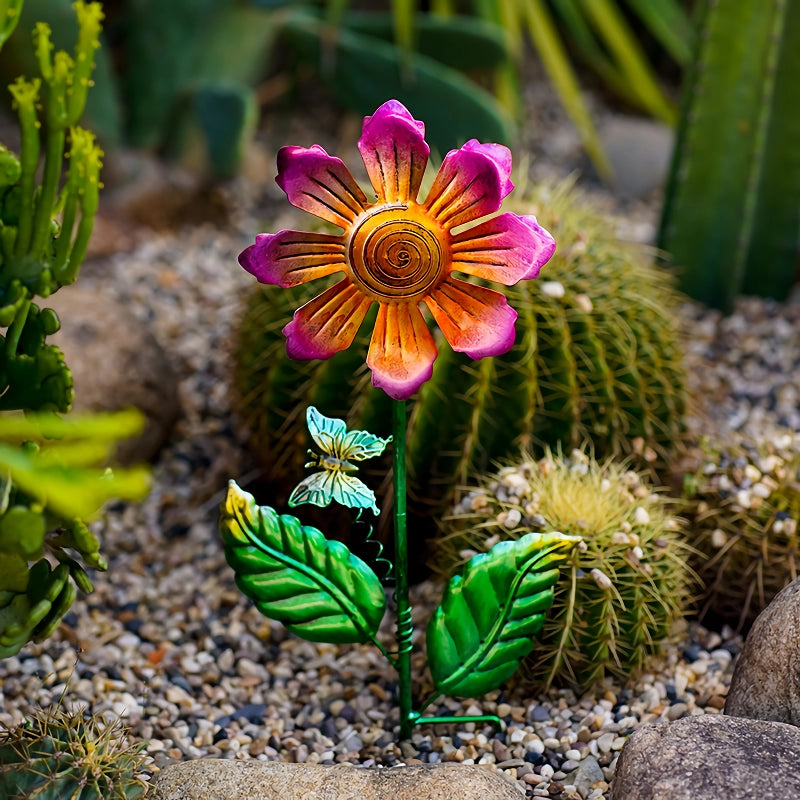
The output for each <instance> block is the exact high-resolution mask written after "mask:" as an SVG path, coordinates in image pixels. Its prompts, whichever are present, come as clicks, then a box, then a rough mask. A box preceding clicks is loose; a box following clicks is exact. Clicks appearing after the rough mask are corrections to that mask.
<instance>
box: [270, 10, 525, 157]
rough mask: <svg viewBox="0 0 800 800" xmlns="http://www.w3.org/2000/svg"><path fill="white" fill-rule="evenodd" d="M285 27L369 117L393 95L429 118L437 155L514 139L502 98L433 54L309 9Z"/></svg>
mask: <svg viewBox="0 0 800 800" xmlns="http://www.w3.org/2000/svg"><path fill="white" fill-rule="evenodd" d="M284 30H285V32H286V34H287V36H288V38H289V40H290V43H291V46H292V48H293V50H294V52H295V53H297V55H298V56H300V57H301V58H303V59H304V60H307V61H310V62H312V63H314V64H315V65H316V66H317V68H318V70H319V73H320V77H321V78H322V80H323V81H324V82H325V84H326V85H327V86H328V87H329V89H330V90H331V91H332V92H333V93H334V94H335V95H336V97H337V98H338V99H339V100H340V101H341V102H342V103H344V104H346V105H347V106H348V107H350V108H352V109H354V110H355V111H356V112H358V113H360V114H365V115H366V114H372V113H373V112H374V111H375V109H376V108H377V107H378V106H379V105H381V103H384V102H385V101H386V98H387V97H394V98H396V99H397V100H399V101H400V102H401V103H404V104H405V105H406V106H407V107H408V109H409V111H411V113H412V114H414V116H415V117H417V118H419V119H424V120H425V129H426V138H427V140H428V142H429V143H430V145H431V147H432V148H433V149H434V150H435V151H438V152H439V153H446V152H447V151H448V150H450V149H452V148H455V147H460V146H461V145H462V144H463V143H464V142H465V141H466V140H467V139H470V138H473V137H474V138H476V139H479V140H480V141H489V142H501V143H508V142H509V141H510V140H511V138H512V132H513V128H514V124H513V121H512V120H511V118H510V116H509V114H508V113H507V112H506V111H505V109H504V108H503V107H502V106H501V105H500V104H499V103H498V102H497V100H495V99H494V97H492V96H491V95H490V94H489V93H488V92H487V91H485V90H484V89H482V88H481V87H480V86H479V85H478V84H477V83H475V82H474V81H471V80H470V79H469V78H467V77H465V76H464V75H462V74H461V73H460V72H458V71H456V70H454V69H450V68H449V67H446V66H444V65H443V64H441V63H439V62H438V61H435V60H434V59H432V58H427V57H426V56H423V55H421V54H419V53H412V54H411V57H410V58H404V57H403V53H402V51H401V50H400V48H398V47H396V46H395V45H393V44H389V43H387V42H383V41H380V40H379V39H375V38H373V37H371V36H362V35H359V34H357V33H353V32H352V31H349V30H346V29H341V30H338V29H333V28H331V27H330V26H328V25H326V24H325V23H323V22H321V21H319V20H317V19H315V18H314V17H313V16H312V15H310V14H307V13H305V14H304V13H300V12H298V13H296V14H294V15H293V16H292V17H291V18H290V19H289V20H288V21H287V22H286V25H285V28H284ZM443 98H447V102H442V100H443Z"/></svg>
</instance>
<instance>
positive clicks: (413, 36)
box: [0, 0, 800, 308]
mask: <svg viewBox="0 0 800 800" xmlns="http://www.w3.org/2000/svg"><path fill="white" fill-rule="evenodd" d="M104 10H105V13H106V17H107V20H106V25H105V34H104V35H105V37H106V43H107V45H108V46H107V47H105V48H102V49H101V51H100V53H99V55H98V57H97V64H96V70H95V75H94V81H95V88H94V90H93V92H92V93H91V96H90V99H89V103H88V105H87V109H86V115H85V118H84V121H85V122H86V123H87V124H88V126H89V127H91V128H92V129H94V130H95V131H97V132H98V135H99V136H100V139H101V141H102V142H103V143H104V145H105V146H106V148H113V147H114V146H116V145H118V144H121V143H122V144H125V145H127V146H132V147H136V148H146V149H149V150H152V151H154V152H157V153H159V154H161V155H165V156H168V157H170V158H172V159H175V160H178V161H180V162H181V163H183V164H191V165H192V166H193V167H194V168H195V169H198V170H200V171H201V172H203V174H205V175H210V176H213V177H221V178H225V177H230V176H232V175H235V174H236V173H237V171H238V170H239V168H240V166H241V163H242V158H243V155H244V153H245V152H246V148H247V146H248V143H249V141H250V140H251V137H252V136H253V133H254V132H255V130H256V128H257V125H258V123H259V120H260V119H263V118H264V115H265V114H270V113H273V112H275V111H276V110H286V109H289V110H291V109H292V108H300V107H302V104H303V103H304V102H306V101H307V100H306V99H307V97H308V93H307V89H308V86H309V84H316V85H318V86H320V87H323V91H324V92H325V93H326V94H327V96H328V97H330V98H331V99H332V100H333V101H334V102H335V103H336V104H337V105H338V106H339V107H341V108H343V109H347V110H350V111H352V112H354V113H356V114H358V115H366V114H370V113H372V111H373V110H374V109H375V108H376V107H377V106H378V105H380V104H381V103H382V102H383V101H384V100H386V98H388V97H395V98H397V99H399V100H401V101H402V102H403V103H404V104H406V105H407V106H408V107H409V108H410V109H411V110H412V113H413V114H414V115H415V116H416V117H417V118H420V119H424V120H425V122H426V128H427V138H428V141H429V142H430V144H431V145H432V148H433V150H434V153H435V154H437V155H439V156H441V155H443V154H444V153H446V152H447V151H448V150H449V149H451V148H453V147H458V146H460V145H461V144H462V143H463V142H464V141H465V140H466V139H469V138H473V137H474V138H478V139H480V140H484V141H501V142H505V143H508V144H512V145H513V144H514V142H515V139H516V138H517V136H518V134H519V132H520V127H521V126H522V125H525V124H529V123H527V122H526V119H525V94H524V93H525V88H526V81H527V80H529V78H530V69H529V65H530V59H534V58H538V59H539V61H540V63H541V65H542V66H543V68H544V70H545V72H546V74H547V75H548V77H549V80H550V81H551V83H552V85H553V87H554V88H555V90H556V92H557V94H558V97H559V99H560V102H561V104H562V105H563V107H564V109H565V111H566V112H567V114H568V115H569V117H570V118H571V120H572V122H573V123H574V125H575V128H576V130H577V132H578V134H579V137H580V140H581V143H582V145H583V148H584V150H585V152H586V154H587V156H588V158H589V159H590V161H591V164H592V165H593V167H594V171H595V172H596V174H597V176H599V177H600V178H601V179H603V180H606V181H611V180H612V179H613V175H612V167H611V164H610V161H609V158H608V155H607V153H606V152H605V150H604V147H603V143H602V141H601V138H600V136H598V133H597V130H596V126H595V120H593V118H592V115H591V113H590V110H589V107H588V105H587V102H586V90H587V89H591V91H592V92H594V93H595V94H598V93H599V94H601V95H602V97H603V100H604V102H605V104H606V105H607V106H610V107H612V108H614V109H615V110H620V111H622V112H624V113H628V114H633V115H644V116H646V117H650V118H652V119H655V120H657V121H659V122H660V123H663V124H665V125H667V126H669V127H670V128H673V127H674V128H675V129H676V132H677V133H676V148H675V151H674V156H673V163H672V169H671V178H670V180H669V182H668V186H667V191H666V202H665V206H664V216H663V219H662V223H661V232H660V239H659V242H658V244H659V246H660V247H661V248H662V249H663V250H664V251H666V252H667V253H669V254H670V256H671V257H672V260H673V261H674V263H675V264H676V265H677V266H678V267H679V272H680V276H679V280H680V287H681V288H682V289H683V290H684V291H686V292H687V293H688V294H690V296H692V297H694V298H695V299H699V300H702V301H703V302H705V303H707V304H709V305H712V306H717V307H720V308H729V307H730V304H731V301H732V298H733V297H734V296H736V295H737V294H740V293H742V292H747V293H753V294H766V295H770V296H774V297H776V298H779V299H780V298H783V297H785V296H786V295H787V294H788V292H789V290H790V288H791V286H792V285H793V284H794V282H795V281H796V278H797V265H798V258H797V253H798V246H799V243H800V220H799V219H798V217H799V216H800V212H798V210H797V209H798V208H800V202H799V201H800V155H798V152H800V151H798V148H797V147H796V145H795V146H793V145H792V142H797V140H798V136H799V135H800V103H798V100H800V97H798V95H799V94H800V81H797V80H796V79H795V76H796V75H797V73H798V70H800V64H798V59H800V56H798V54H799V53H800V41H798V39H800V32H799V31H800V22H798V19H800V0H763V2H761V1H760V0H741V1H740V0H718V1H716V2H711V1H710V0H171V1H170V2H168V3H165V2H162V0H107V2H105V3H104ZM37 19H44V20H46V21H48V22H49V23H50V25H51V27H52V29H53V31H54V38H55V40H56V46H60V44H61V42H62V41H68V40H69V39H70V37H71V36H74V34H75V21H74V17H73V15H72V14H71V0H27V2H26V3H25V7H24V10H23V19H22V24H21V25H20V30H19V31H18V32H17V33H16V34H15V35H14V36H12V37H11V40H10V41H9V43H8V45H7V47H6V48H5V49H4V52H3V54H2V59H0V77H2V78H4V79H10V78H11V77H13V76H14V75H16V74H19V72H20V71H23V70H24V69H27V68H29V67H30V61H31V59H32V58H33V56H32V54H31V51H30V48H29V46H28V43H29V39H28V38H27V36H28V33H27V31H29V30H30V28H31V26H32V24H33V21H34V20H37ZM776 76H780V77H779V78H778V79H776ZM315 91H316V92H317V94H316V95H314V96H319V94H318V89H316V88H315Z"/></svg>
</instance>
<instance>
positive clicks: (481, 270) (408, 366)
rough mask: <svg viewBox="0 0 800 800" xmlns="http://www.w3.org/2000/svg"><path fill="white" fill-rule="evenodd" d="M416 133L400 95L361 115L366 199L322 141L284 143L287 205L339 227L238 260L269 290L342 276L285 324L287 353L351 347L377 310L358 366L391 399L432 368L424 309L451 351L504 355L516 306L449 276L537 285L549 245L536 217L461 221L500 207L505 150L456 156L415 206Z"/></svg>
mask: <svg viewBox="0 0 800 800" xmlns="http://www.w3.org/2000/svg"><path fill="white" fill-rule="evenodd" d="M424 135H425V126H424V123H422V122H420V121H419V120H415V119H414V118H413V117H412V116H411V114H410V113H409V112H408V110H407V109H406V108H405V107H404V106H403V105H402V104H401V103H399V102H398V101H397V100H389V101H388V102H386V103H384V104H383V105H382V106H381V107H380V108H379V109H378V110H377V111H376V112H375V113H374V114H373V115H372V116H371V117H366V118H365V119H364V126H363V130H362V135H361V139H360V140H359V142H358V149H359V151H360V152H361V157H362V158H363V160H364V164H365V166H366V168H367V173H368V175H369V178H370V181H371V183H372V186H373V188H374V190H375V192H376V194H377V202H374V203H373V202H370V201H369V200H368V199H367V197H366V195H365V194H364V192H363V191H362V190H361V188H360V187H359V185H358V183H356V181H355V179H354V178H353V176H352V175H351V174H350V172H349V170H348V169H347V167H346V166H345V165H344V163H343V162H342V161H341V160H340V159H338V158H335V157H333V156H330V155H328V154H327V153H326V152H325V150H323V149H322V147H320V146H319V145H313V146H312V147H309V148H305V147H282V148H281V149H280V151H279V152H278V177H277V183H278V185H279V186H280V187H281V188H282V189H283V190H284V191H285V192H286V195H287V197H288V198H289V202H291V203H292V204H293V205H295V206H297V207H298V208H302V209H304V210H306V211H309V212H311V213H312V214H314V215H315V216H317V217H320V218H321V219H324V220H327V221H328V222H331V223H333V224H334V225H338V226H340V227H341V228H343V229H344V233H343V234H341V235H334V234H327V233H306V232H301V231H291V230H283V231H279V232H278V233H275V234H266V233H262V234H259V235H258V236H257V237H256V241H255V244H253V245H251V246H250V247H248V248H247V249H246V250H244V251H243V252H242V253H241V254H240V255H239V263H240V264H241V265H242V266H243V267H244V268H245V269H246V270H247V271H248V272H251V273H252V274H253V275H254V276H255V277H256V278H257V279H258V280H259V281H260V282H262V283H269V284H275V285H277V286H283V287H291V286H297V285H299V284H301V283H306V282H307V281H311V280H315V279H316V278H322V277H324V276H327V275H331V274H333V273H336V272H343V273H344V278H343V279H342V280H341V281H339V282H338V283H336V284H335V285H333V286H331V287H330V288H328V289H326V290H325V291H324V292H322V293H321V294H320V295H319V296H317V297H315V298H314V299H313V300H311V301H309V302H308V303H306V304H305V305H304V306H302V307H301V308H299V309H298V310H297V311H296V312H295V314H294V318H293V319H292V321H291V322H290V323H289V324H288V325H286V327H285V328H284V329H283V333H284V335H285V336H286V349H287V352H288V354H289V356H290V357H292V358H296V359H311V358H330V357H331V356H332V355H334V353H337V352H339V351H340V350H344V349H346V348H347V347H349V346H350V345H351V344H352V342H353V339H354V337H355V335H356V333H357V331H358V329H359V326H360V325H361V323H362V322H363V320H364V317H365V316H366V314H367V311H368V310H369V308H370V306H371V305H372V304H373V303H375V302H377V303H378V316H377V319H376V322H375V328H374V330H373V333H372V339H371V342H370V346H369V352H368V354H367V365H368V366H369V368H370V369H371V370H372V382H373V384H374V385H375V386H377V387H379V388H381V389H383V390H384V391H385V392H386V393H387V394H388V395H390V396H391V397H393V398H395V399H397V400H404V399H406V398H408V397H410V396H411V395H412V394H413V393H414V392H415V391H416V390H417V389H418V388H419V387H420V386H421V385H422V384H423V383H424V382H425V381H426V380H428V379H429V378H430V377H431V374H432V372H433V362H434V360H435V359H436V354H437V349H436V344H435V342H434V339H433V336H432V334H431V332H430V330H429V329H428V325H427V323H426V322H425V319H424V318H423V315H422V311H421V310H420V303H424V305H425V306H426V307H427V309H428V310H429V311H430V313H431V315H432V316H433V319H434V320H435V322H436V324H437V325H438V326H439V328H440V329H441V331H442V333H443V334H444V337H445V338H446V339H447V341H448V342H449V343H450V346H451V347H452V348H453V349H454V350H457V351H459V352H463V353H466V354H467V355H469V356H470V357H471V358H474V359H478V358H483V357H484V356H494V355H500V354H502V353H505V352H507V351H508V350H509V349H511V347H512V346H513V344H514V323H515V321H516V318H517V314H516V312H515V311H514V310H513V309H512V308H511V307H510V306H509V305H508V303H507V302H506V299H505V296H504V295H502V294H500V293H499V292H495V291H492V290H491V289H487V288H486V287H484V286H482V285H478V284H475V283H468V282H467V281H464V280H461V279H460V278H456V277H454V274H453V273H455V272H461V273H465V274H467V275H470V276H473V277H475V278H478V279H481V280H488V281H496V282H498V283H502V284H505V285H507V286H510V285H513V284H514V283H516V282H517V281H519V280H522V279H523V278H535V277H536V276H537V275H538V274H539V269H540V268H541V266H542V264H544V263H545V262H546V261H547V260H548V259H549V258H550V256H551V255H552V254H553V251H554V250H555V242H554V240H553V238H552V236H550V234H549V233H548V232H547V231H546V230H544V229H543V228H541V227H540V226H539V225H538V224H537V222H536V218H535V217H533V216H518V215H517V214H512V213H504V214H500V215H498V216H494V217H491V218H490V219H486V220H484V221H482V222H479V223H478V224H477V225H474V226H472V227H469V228H463V227H462V226H463V225H464V224H465V223H471V222H474V221H475V220H478V219H480V218H481V217H484V216H486V215H489V214H492V213H494V212H496V211H498V210H499V208H500V205H501V203H502V201H503V198H504V197H506V195H508V193H509V192H510V191H511V190H512V189H513V184H512V183H511V181H510V180H509V175H510V173H511V153H510V151H509V150H508V148H507V147H504V146H503V145H500V144H481V143H479V142H478V141H477V140H475V139H472V140H470V141H469V142H467V143H466V144H465V145H464V146H463V147H460V148H459V149H457V150H451V151H450V152H449V153H448V154H447V155H446V156H445V159H444V161H443V162H442V165H441V168H440V169H439V172H438V174H437V176H436V178H435V180H434V182H433V186H432V187H431V190H430V191H429V192H428V196H427V197H426V198H425V200H424V201H423V202H418V201H417V194H418V192H419V187H420V183H421V182H422V176H423V173H424V172H425V166H426V164H427V160H428V154H429V152H430V151H429V148H428V145H427V144H426V143H425V139H424Z"/></svg>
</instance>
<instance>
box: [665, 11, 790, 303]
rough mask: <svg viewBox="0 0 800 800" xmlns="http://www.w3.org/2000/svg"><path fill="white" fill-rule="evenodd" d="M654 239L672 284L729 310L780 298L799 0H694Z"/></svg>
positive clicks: (785, 268) (786, 255)
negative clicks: (668, 262)
mask: <svg viewBox="0 0 800 800" xmlns="http://www.w3.org/2000/svg"><path fill="white" fill-rule="evenodd" d="M699 11H700V15H699V19H700V35H699V36H698V38H697V41H698V46H699V50H698V53H697V57H696V62H695V64H694V66H693V68H692V70H691V71H690V74H689V76H688V79H687V81H686V87H685V92H686V94H685V98H686V99H685V103H684V109H683V114H682V118H681V123H680V126H679V130H678V138H677V142H676V148H675V154H674V156H673V163H672V169H671V176H670V180H669V183H668V185H667V191H666V197H665V201H664V211H663V217H662V221H661V232H660V240H659V246H660V247H661V248H663V249H664V250H666V251H667V252H669V253H670V255H671V257H672V260H673V261H674V262H675V263H676V264H678V265H679V266H680V267H681V269H682V271H681V287H682V288H683V289H684V291H686V292H687V293H688V294H690V295H691V296H692V297H694V298H696V299H697V300H701V301H703V302H704V303H706V304H707V305H711V306H714V307H717V308H723V309H726V310H729V309H730V307H731V304H732V301H733V298H734V297H736V296H737V295H739V294H759V295H763V296H771V297H775V298H777V299H783V298H785V297H786V295H787V294H788V292H789V289H790V288H791V286H792V284H793V283H794V281H795V280H796V279H797V254H798V251H800V215H798V212H797V209H798V207H800V150H798V147H797V142H798V140H800V82H798V81H797V80H796V76H797V74H798V72H799V71H800V5H799V4H798V3H797V2H792V1H791V0H789V1H788V2H787V0H767V2H764V0H715V1H714V2H712V1H711V0H704V1H703V2H702V3H701V4H700V9H699Z"/></svg>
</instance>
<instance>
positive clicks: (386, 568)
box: [355, 509, 394, 581]
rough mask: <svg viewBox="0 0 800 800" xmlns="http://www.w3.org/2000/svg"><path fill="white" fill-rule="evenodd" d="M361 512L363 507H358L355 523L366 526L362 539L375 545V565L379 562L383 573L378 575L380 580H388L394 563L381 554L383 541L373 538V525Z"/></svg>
mask: <svg viewBox="0 0 800 800" xmlns="http://www.w3.org/2000/svg"><path fill="white" fill-rule="evenodd" d="M362 513H363V509H359V510H358V514H357V515H356V519H355V521H356V524H359V523H360V524H361V525H366V526H367V532H366V534H365V535H364V541H365V542H367V543H368V544H374V545H375V550H376V556H375V564H376V565H377V564H380V565H381V566H382V568H383V569H382V572H383V575H382V576H381V575H379V576H378V577H380V578H381V580H383V581H388V580H389V578H391V577H392V571H393V570H394V565H393V564H392V562H391V561H390V560H389V559H388V558H386V557H385V556H384V555H383V542H381V541H380V540H379V539H376V538H374V536H375V526H374V525H373V524H372V523H371V522H368V521H367V520H365V519H362Z"/></svg>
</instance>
